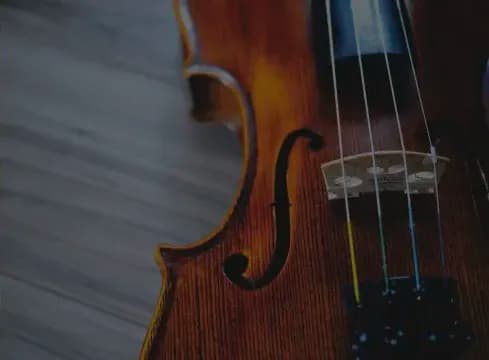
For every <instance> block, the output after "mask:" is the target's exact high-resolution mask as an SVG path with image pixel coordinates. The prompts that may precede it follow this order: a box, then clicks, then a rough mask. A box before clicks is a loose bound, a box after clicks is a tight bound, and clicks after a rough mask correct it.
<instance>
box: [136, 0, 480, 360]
mask: <svg viewBox="0 0 489 360" xmlns="http://www.w3.org/2000/svg"><path fill="white" fill-rule="evenodd" d="M175 3H176V5H177V9H178V6H179V5H181V4H185V5H184V6H185V7H186V8H188V10H189V13H190V15H191V16H192V18H193V22H192V23H191V25H192V26H187V31H188V29H194V30H195V32H196V33H197V34H198V38H199V44H198V49H199V50H200V53H199V56H196V57H195V59H196V61H197V62H201V63H205V64H211V65H215V66H218V67H220V68H221V69H224V70H226V71H228V72H229V73H230V74H232V75H233V76H234V77H235V78H236V79H237V80H238V81H239V83H240V84H241V86H242V87H243V88H244V89H245V90H246V92H247V93H249V94H250V99H251V105H252V108H253V113H254V123H255V126H256V144H254V142H253V141H250V139H249V138H248V137H246V136H244V144H245V146H248V147H250V146H251V145H254V146H256V148H257V152H256V153H257V158H256V164H255V167H256V173H255V174H254V181H253V184H252V187H250V188H240V187H238V188H237V189H238V194H239V193H240V192H241V193H243V191H245V192H246V193H247V195H248V196H245V197H243V198H242V200H243V201H241V202H238V203H237V204H236V207H237V210H235V211H234V212H230V213H228V214H229V215H230V216H229V218H226V223H224V224H223V225H222V226H221V227H219V228H218V231H216V232H215V233H212V235H211V236H210V237H206V238H204V239H203V240H201V241H196V242H195V243H194V244H193V245H195V246H186V247H175V246H169V245H162V246H161V247H160V254H159V256H158V260H159V264H160V266H161V268H162V273H163V289H162V293H161V302H160V304H159V306H158V307H157V308H156V310H155V317H154V321H153V322H152V326H151V327H150V329H149V331H148V335H147V342H146V343H145V346H144V347H143V349H142V352H141V358H142V359H167V358H170V359H221V358H222V359H227V358H235V359H270V358H280V359H296V358H305V359H322V358H327V359H345V358H348V357H347V356H348V355H347V354H348V348H349V343H348V331H347V326H346V311H345V308H344V303H343V298H342V290H343V289H344V287H345V286H348V284H350V283H351V279H350V266H349V259H348V249H347V241H346V234H345V233H346V231H345V230H346V226H345V219H344V213H343V212H336V211H334V210H335V209H334V206H333V205H332V204H331V203H330V202H327V201H326V196H325V194H324V184H322V179H321V176H320V173H319V169H320V164H321V163H323V162H326V161H329V160H333V159H337V158H338V140H337V135H336V134H337V133H336V127H335V123H334V116H335V114H334V103H333V99H332V91H331V84H329V91H328V90H326V91H325V93H321V92H320V90H319V84H318V83H317V79H318V77H317V74H316V72H315V69H316V68H315V59H314V54H313V53H312V50H311V47H310V46H309V45H310V43H309V34H308V29H309V27H308V25H309V24H308V16H307V13H308V12H307V8H306V3H308V2H306V1H303V2H301V1H292V0H291V1H281V2H280V6H277V4H278V2H276V1H272V0H270V1H261V0H256V1H250V0H249V1H246V2H239V1H236V2H228V1H223V0H209V1H206V2H205V4H204V3H202V2H200V1H197V0H189V1H184V0H180V1H179V0H177V1H175ZM423 4H424V5H426V6H427V7H429V9H427V11H428V13H430V14H432V12H431V11H434V8H435V7H436V6H434V5H429V3H428V2H424V3H423ZM423 4H422V5H423ZM453 4H455V2H454V3H453ZM422 5H420V7H421V6H422ZM431 6H433V8H432V7H431ZM452 10H453V9H452ZM418 11H419V9H418ZM217 14H219V15H217ZM451 14H452V15H453V13H451ZM177 15H178V14H177ZM216 16H217V17H218V18H219V21H218V22H217V21H215V18H216ZM414 16H415V14H414ZM429 20H431V21H432V22H431V23H429V24H428V21H429ZM419 21H420V23H419V24H418V26H419V30H420V31H419V32H418V33H417V34H416V35H417V36H420V37H422V35H423V31H428V29H431V28H429V27H428V25H432V26H435V27H436V25H435V24H434V23H433V21H434V18H432V17H427V18H423V17H422V18H421V19H420V20H419ZM444 21H447V20H446V19H444V20H443V21H441V22H440V26H441V28H439V29H437V31H441V30H440V29H444V28H445V27H444V26H446V24H445V22H444ZM186 23H187V25H188V24H189V21H188V19H186ZM460 26H461V27H463V30H466V29H467V27H469V26H470V25H468V24H467V23H461V25H460ZM437 34H438V35H440V34H441V33H440V32H437ZM187 36H188V34H187ZM185 37H186V35H185V34H183V38H184V41H185ZM187 40H188V39H187ZM473 41H475V39H473ZM188 43H190V42H188ZM188 43H187V45H188ZM420 44H421V45H424V46H426V44H423V43H420ZM185 48H186V50H187V51H186V52H187V53H191V52H192V51H191V49H190V51H189V49H188V46H186V47H185ZM471 49H472V50H474V51H475V52H476V53H478V54H477V56H476V55H474V58H472V60H473V61H470V64H468V65H470V68H469V70H467V71H468V72H470V73H471V74H472V72H475V71H476V70H475V68H476V65H477V61H478V60H480V59H479V56H481V53H480V52H479V50H480V48H479V43H476V44H475V45H474V47H473V48H471ZM444 50H445V51H446V49H444ZM439 56H441V54H439ZM457 59H458V58H457ZM425 60H426V58H425ZM476 60H477V61H476ZM454 63H457V61H456V60H454ZM186 65H187V66H190V65H191V64H190V62H187V63H186ZM420 66H423V65H420ZM431 66H435V64H431ZM350 70H351V69H350ZM454 71H456V70H454ZM458 71H459V72H458V73H457V75H456V77H457V78H458V77H463V73H464V70H463V69H459V70H458ZM345 76H346V77H345ZM340 80H342V81H345V80H349V82H343V84H345V85H344V86H342V88H341V89H340V98H341V99H342V100H341V102H340V109H342V119H343V122H344V124H345V127H344V133H343V134H344V137H345V139H347V140H346V143H345V151H346V154H354V153H358V152H363V151H368V136H367V135H366V131H365V129H366V125H365V123H364V122H363V121H362V120H365V113H364V109H363V108H362V106H361V103H362V101H361V100H362V97H361V91H360V81H359V78H358V71H354V70H352V71H350V72H349V73H348V72H347V73H346V74H344V73H342V74H341V77H340ZM371 80H372V79H369V81H368V84H369V86H370V85H372V83H371V82H370V81H371ZM373 80H374V81H375V83H374V84H373V89H375V90H374V91H372V88H371V89H370V91H371V96H370V97H369V100H371V101H373V102H374V100H377V104H376V106H373V107H372V108H371V109H372V118H373V119H374V124H373V128H374V131H375V134H376V136H375V138H374V139H375V146H376V148H377V149H378V150H392V149H398V148H399V146H400V144H399V142H400V139H399V137H398V136H396V124H395V122H394V121H393V115H392V112H393V109H392V108H393V105H392V102H391V100H390V98H389V91H388V89H389V86H388V84H387V79H386V76H385V74H384V76H383V77H382V78H377V79H376V78H375V77H373ZM472 80H473V78H472V77H470V79H468V80H467V83H462V89H459V90H458V91H459V92H460V91H463V90H467V91H469V89H470V91H473V92H472V93H471V94H472V95H473V96H474V95H475V89H474V88H472V87H471V86H472V85H473V83H472V82H471V81H472ZM469 83H470V84H469ZM386 89H387V90H386ZM359 94H360V95H359ZM344 95H347V96H344ZM479 95H480V94H479ZM449 99H453V98H452V97H449ZM438 101H440V100H438ZM441 101H443V100H441ZM475 103H476V101H475V100H474V99H473V98H472V97H471V98H470V99H468V98H466V97H461V98H460V99H458V102H456V103H455V102H452V103H451V104H450V105H453V106H454V107H457V109H456V111H455V112H454V113H455V114H456V113H457V111H462V109H463V108H466V107H469V108H470V109H471V111H473V112H471V114H474V118H473V119H472V118H471V119H470V120H468V121H467V123H466V124H467V127H468V128H470V127H471V126H470V125H472V124H473V122H472V121H476V120H480V119H478V118H477V117H476V116H475V114H476V112H477V109H475V107H476V105H475ZM435 104H436V103H435ZM435 104H433V103H432V106H435ZM438 104H439V102H438ZM445 105H446V103H445ZM443 109H444V112H445V114H447V112H448V110H447V109H446V106H445V107H444V108H443ZM434 114H435V118H437V117H438V116H440V113H437V112H434ZM437 120H438V118H437ZM450 120H451V119H450ZM444 121H445V122H449V120H444ZM401 123H402V125H403V129H406V131H405V132H404V134H403V136H404V138H405V139H406V145H407V148H408V149H409V150H419V151H423V149H427V148H429V147H428V143H427V136H426V133H425V132H424V130H423V126H424V125H423V122H422V118H421V114H420V110H419V105H417V104H416V103H415V102H412V101H411V102H409V101H408V102H406V103H405V104H404V106H403V107H402V108H401ZM301 128H309V129H313V130H314V131H316V132H317V133H319V134H321V135H322V136H323V137H324V140H325V145H324V147H323V149H322V150H321V151H319V152H317V153H312V152H310V150H309V149H308V148H307V143H306V141H300V142H298V143H297V144H296V146H295V147H294V151H293V152H292V154H291V158H290V161H289V164H288V166H289V168H288V176H287V180H288V186H289V189H288V190H289V191H288V196H289V198H290V202H291V205H290V219H291V228H292V230H291V232H290V238H291V239H290V240H291V251H290V254H289V257H288V258H287V262H286V264H285V267H284V268H283V270H282V272H281V273H280V274H279V275H278V276H277V278H276V279H274V281H272V282H271V283H270V284H269V285H268V286H265V287H263V288H259V289H254V290H253V291H250V290H247V289H243V288H240V287H239V286H236V284H233V283H231V282H230V281H229V279H228V278H226V276H225V275H224V274H223V269H224V264H225V262H226V260H227V259H228V258H229V256H231V255H233V254H236V253H243V254H246V256H247V257H248V259H249V264H248V267H247V268H246V272H245V274H244V276H246V277H247V278H251V279H253V278H258V277H259V276H260V275H261V274H263V273H264V271H265V270H266V269H267V267H268V266H269V263H270V259H271V254H272V252H273V248H274V246H276V244H275V240H276V239H275V238H274V231H277V230H276V229H275V228H274V221H275V220H274V210H273V205H274V203H273V201H274V198H273V194H274V171H273V170H272V169H274V168H275V166H276V161H277V158H278V154H279V152H280V149H281V146H282V142H283V141H284V139H285V138H286V137H287V136H288V135H289V134H290V133H291V132H293V131H296V130H297V129H301ZM446 141H448V142H449V138H445V137H442V143H444V144H443V147H442V148H443V149H444V150H443V151H444V153H441V155H449V156H451V157H452V158H453V162H452V167H451V170H450V171H449V172H448V173H447V174H446V177H445V180H444V184H443V185H442V190H441V191H442V192H441V197H442V209H443V226H444V229H445V234H447V236H446V243H447V245H446V246H447V249H448V263H449V266H448V271H449V273H450V274H451V275H452V276H454V277H455V278H457V280H458V281H459V287H460V293H461V296H462V298H463V299H464V300H463V303H464V305H463V309H462V310H463V313H464V316H465V318H466V319H467V322H468V323H469V324H470V326H472V327H473V329H474V331H475V333H476V337H477V338H478V339H480V341H477V342H476V344H474V345H473V346H472V348H471V350H469V351H468V352H467V353H466V354H465V356H464V359H485V358H487V356H489V347H488V345H487V339H488V338H489V327H488V321H487V319H488V318H489V313H488V312H487V308H486V306H485V304H486V303H487V301H488V299H489V293H488V291H487V289H486V288H485V287H484V286H481V284H483V283H484V282H485V281H486V279H487V277H488V276H489V268H488V267H487V262H486V261H485V259H486V258H487V256H488V255H489V253H488V247H487V245H486V242H485V241H487V239H483V238H482V236H481V233H480V223H478V218H477V214H476V210H475V209H474V207H473V204H472V194H471V188H470V186H469V185H468V184H469V183H470V181H469V180H470V178H469V177H468V175H467V174H466V170H465V168H466V164H465V159H464V157H463V155H465V154H463V153H458V152H457V151H456V150H455V149H457V148H456V147H455V146H454V144H453V143H449V144H448V145H445V142H446ZM465 146H466V145H465ZM459 149H460V148H459ZM459 149H458V150H459ZM315 174H317V175H316V176H315ZM245 175H248V174H245ZM353 203H355V207H354V213H353V219H354V220H353V221H354V223H355V226H356V231H355V237H356V238H357V248H358V254H359V269H360V274H361V275H360V276H361V281H366V280H373V279H379V278H380V277H381V269H380V251H379V249H378V238H377V237H378V235H377V231H376V229H375V226H372V224H375V222H376V217H375V207H374V202H373V201H371V202H370V203H367V205H360V204H359V202H358V201H354V202H353ZM401 204H402V207H401ZM276 206H277V204H275V207H276ZM414 207H415V209H416V211H415V214H416V219H415V222H416V229H417V234H418V241H419V255H420V259H421V268H422V272H423V274H424V275H425V276H439V275H440V273H441V267H440V260H439V256H438V248H437V241H436V239H437V236H436V226H435V223H436V217H435V212H434V208H433V202H431V205H428V203H425V202H423V200H421V199H420V200H419V201H418V200H417V201H415V206H414ZM384 214H385V218H384V220H385V224H386V225H385V226H386V229H385V232H386V238H387V239H389V240H388V241H389V247H388V250H389V259H390V270H391V273H392V274H395V275H400V276H402V275H406V274H412V271H413V269H412V264H411V261H410V260H411V259H410V250H409V245H408V244H409V241H410V240H409V233H408V227H407V214H406V207H405V202H404V201H401V202H400V201H399V199H397V201H396V202H393V203H391V202H389V201H385V208H384ZM207 240H209V241H207ZM276 241H280V239H277V240H276ZM206 244H207V245H208V246H206ZM375 264H378V265H377V266H375ZM182 324H185V326H182Z"/></svg>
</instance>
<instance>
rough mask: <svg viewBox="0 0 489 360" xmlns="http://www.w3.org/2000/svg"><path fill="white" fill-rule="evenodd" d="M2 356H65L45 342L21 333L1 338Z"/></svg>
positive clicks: (10, 359) (50, 359)
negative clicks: (34, 339)
mask: <svg viewBox="0 0 489 360" xmlns="http://www.w3.org/2000/svg"><path fill="white" fill-rule="evenodd" d="M0 356H1V358H2V359H3V360H17V359H36V360H62V359H63V357H62V356H61V355H59V354H57V353H55V352H53V351H52V350H51V349H47V348H45V347H44V346H43V344H40V343H37V342H35V341H32V340H31V339H29V338H26V337H24V336H21V335H17V336H8V337H5V338H3V339H1V340H0Z"/></svg>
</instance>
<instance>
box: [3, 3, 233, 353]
mask: <svg viewBox="0 0 489 360" xmlns="http://www.w3.org/2000/svg"><path fill="white" fill-rule="evenodd" d="M179 46H180V45H179V43H178V32H177V25H176V21H175V18H174V14H173V11H172V7H171V2H170V0H144V1H137V2H135V1H132V0H123V1H122V0H117V1H114V0H104V1H100V0H90V1H86V0H62V1H56V2H52V1H29V0H4V1H2V2H0V52H1V59H0V88H1V96H0V292H1V293H0V295H1V299H0V304H1V305H0V306H1V307H0V309H1V313H0V314H1V317H0V358H1V359H2V360H24V359H39V360H43V359H77V360H78V359H80V360H81V359H83V360H95V359H100V360H107V359H117V360H118V359H135V358H137V356H138V353H139V350H140V347H141V344H142V341H143V337H144V334H145V332H146V328H147V326H148V324H149V320H150V317H151V314H152V312H153V310H154V306H155V302H156V300H157V294H158V291H159V286H160V282H161V280H160V273H159V270H158V268H157V266H156V264H155V262H154V259H153V254H154V248H155V246H156V244H158V243H160V242H173V243H180V244H182V243H185V242H189V241H195V239H197V238H199V237H201V236H202V235H204V234H205V233H207V232H208V231H209V230H210V229H212V228H213V227H214V226H215V225H216V224H217V223H218V222H219V220H220V218H221V216H222V215H223V214H224V212H225V210H226V208H227V207H228V205H229V202H230V200H231V198H232V195H233V193H234V189H235V187H236V184H237V181H238V176H239V169H240V161H241V160H240V159H241V155H240V147H239V145H238V144H237V142H236V141H234V140H233V138H232V137H231V136H229V134H228V131H227V130H225V129H223V128H222V127H219V126H212V125H198V124H195V123H193V122H191V121H190V119H189V116H188V105H189V104H188V99H187V97H186V92H185V87H184V84H183V82H182V80H181V73H180V68H181V66H180V60H181V59H180V54H179V49H180V48H179Z"/></svg>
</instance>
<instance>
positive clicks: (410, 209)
mask: <svg viewBox="0 0 489 360" xmlns="http://www.w3.org/2000/svg"><path fill="white" fill-rule="evenodd" d="M374 8H375V17H376V22H377V29H378V32H379V37H380V40H381V43H382V47H383V51H384V59H385V64H386V68H387V76H388V78H389V86H390V90H391V95H392V100H393V106H394V114H395V118H396V122H397V129H398V132H399V140H400V144H401V150H402V159H403V163H404V164H403V165H404V180H405V185H406V199H407V208H408V217H409V232H410V237H411V252H412V257H413V267H414V277H415V282H416V290H418V291H419V290H420V289H421V280H420V272H419V262H418V250H417V244H416V232H415V229H414V216H413V215H414V211H413V204H412V199H411V189H410V186H409V179H408V168H407V158H406V146H405V144H404V135H403V131H402V124H401V118H400V116H399V108H398V105H397V99H396V93H395V89H394V82H393V79H392V73H391V67H390V61H389V56H388V55H387V46H386V42H385V34H384V29H383V28H382V25H381V23H380V10H379V2H378V0H376V1H375V2H374ZM435 182H436V181H435Z"/></svg>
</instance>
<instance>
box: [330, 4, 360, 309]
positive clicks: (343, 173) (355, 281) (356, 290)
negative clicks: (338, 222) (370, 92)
mask: <svg viewBox="0 0 489 360" xmlns="http://www.w3.org/2000/svg"><path fill="white" fill-rule="evenodd" d="M326 16H327V23H328V36H329V50H330V51H329V52H330V56H331V69H332V73H333V89H334V101H335V110H336V124H337V129H338V145H339V152H340V163H341V176H342V179H343V196H344V198H345V211H346V226H347V236H348V248H349V252H350V262H351V271H352V277H353V293H354V296H355V301H356V303H357V304H361V297H360V286H359V282H358V268H357V260H356V254H355V240H354V238H353V225H352V221H351V215H350V204H349V200H348V191H347V190H346V170H345V158H344V153H343V135H342V134H343V132H342V130H341V115H340V105H339V99H338V82H337V78H336V64H335V55H334V42H333V25H332V20H331V19H332V17H331V4H330V0H326Z"/></svg>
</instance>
